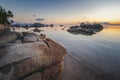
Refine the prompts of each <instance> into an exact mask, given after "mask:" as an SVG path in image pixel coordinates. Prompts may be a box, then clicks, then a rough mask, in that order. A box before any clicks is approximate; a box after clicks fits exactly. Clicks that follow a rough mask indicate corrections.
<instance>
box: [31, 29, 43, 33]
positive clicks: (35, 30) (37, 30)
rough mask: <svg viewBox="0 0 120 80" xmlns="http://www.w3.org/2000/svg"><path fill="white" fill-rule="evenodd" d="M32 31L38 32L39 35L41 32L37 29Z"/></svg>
mask: <svg viewBox="0 0 120 80" xmlns="http://www.w3.org/2000/svg"><path fill="white" fill-rule="evenodd" d="M33 31H34V32H39V33H40V32H41V30H39V29H37V28H36V29H34V30H33Z"/></svg>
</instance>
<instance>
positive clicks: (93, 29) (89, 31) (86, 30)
mask: <svg viewBox="0 0 120 80" xmlns="http://www.w3.org/2000/svg"><path fill="white" fill-rule="evenodd" d="M102 29H103V25H101V24H99V23H94V24H90V23H81V24H80V26H71V27H70V29H68V30H67V31H68V32H70V33H73V34H83V35H93V34H96V33H97V32H99V31H101V30H102Z"/></svg>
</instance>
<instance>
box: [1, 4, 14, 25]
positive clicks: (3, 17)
mask: <svg viewBox="0 0 120 80" xmlns="http://www.w3.org/2000/svg"><path fill="white" fill-rule="evenodd" d="M13 16H14V15H13V13H12V11H10V10H8V11H6V10H5V9H4V8H3V7H2V6H0V24H9V21H8V19H9V18H12V17H13Z"/></svg>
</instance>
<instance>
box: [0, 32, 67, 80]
mask: <svg viewBox="0 0 120 80" xmlns="http://www.w3.org/2000/svg"><path fill="white" fill-rule="evenodd" d="M14 34H16V35H13V33H10V34H9V35H8V34H7V35H8V36H9V37H10V39H11V40H9V39H8V38H9V37H6V38H4V40H6V41H4V46H1V47H0V80H61V79H62V71H63V61H64V56H65V54H66V50H65V48H64V47H62V46H61V45H59V44H58V43H56V42H55V41H53V40H51V39H50V38H47V37H46V35H45V34H41V35H37V34H34V33H22V34H19V35H18V33H14ZM11 36H14V37H11ZM0 39H1V40H2V41H3V39H2V37H1V38H0ZM11 41H12V43H9V42H11ZM2 45H3V44H2Z"/></svg>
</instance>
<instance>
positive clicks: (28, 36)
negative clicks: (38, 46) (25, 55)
mask: <svg viewBox="0 0 120 80" xmlns="http://www.w3.org/2000/svg"><path fill="white" fill-rule="evenodd" d="M44 39H45V37H43V35H42V36H41V35H37V34H34V33H23V38H22V42H23V43H28V42H36V41H43V40H44Z"/></svg>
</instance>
